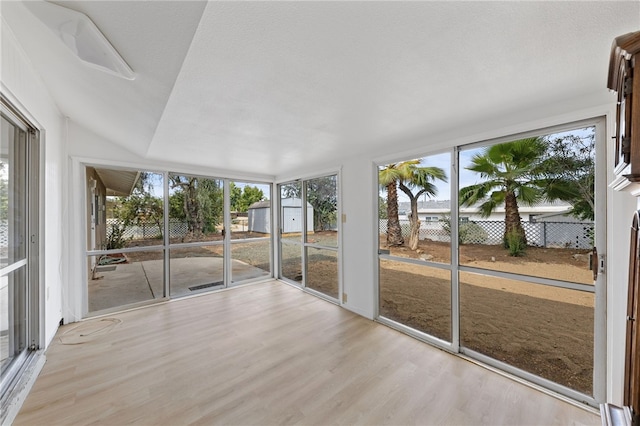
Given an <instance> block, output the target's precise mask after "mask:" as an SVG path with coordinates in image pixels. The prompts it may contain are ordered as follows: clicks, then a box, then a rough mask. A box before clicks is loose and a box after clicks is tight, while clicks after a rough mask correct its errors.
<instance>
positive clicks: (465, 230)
mask: <svg viewBox="0 0 640 426" xmlns="http://www.w3.org/2000/svg"><path fill="white" fill-rule="evenodd" d="M440 221H441V222H443V223H442V229H444V231H445V232H446V233H447V234H448V235H449V236H451V217H450V216H445V217H443V218H442V219H440ZM487 237H488V235H487V231H485V230H484V228H482V226H480V225H478V224H477V223H475V222H460V225H458V244H484V243H485V241H487Z"/></svg>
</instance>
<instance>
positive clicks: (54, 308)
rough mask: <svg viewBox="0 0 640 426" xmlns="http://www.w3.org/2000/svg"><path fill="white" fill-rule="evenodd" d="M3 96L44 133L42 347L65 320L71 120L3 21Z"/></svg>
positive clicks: (42, 160) (42, 181)
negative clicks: (68, 122)
mask: <svg viewBox="0 0 640 426" xmlns="http://www.w3.org/2000/svg"><path fill="white" fill-rule="evenodd" d="M1 50H2V73H1V76H2V92H3V93H4V94H5V95H7V97H8V98H9V99H10V100H11V101H12V102H13V103H14V106H16V107H18V108H19V109H20V110H21V112H22V113H23V114H25V115H26V116H27V117H29V118H30V119H31V120H32V121H33V124H34V125H36V127H38V128H39V129H40V130H41V132H42V133H41V134H42V139H41V154H40V161H41V170H40V178H41V179H40V182H41V184H40V186H41V189H40V190H41V208H40V215H41V228H42V230H41V234H40V238H41V239H40V242H41V258H42V260H43V264H42V265H41V270H40V275H41V283H42V288H41V294H40V297H41V301H42V302H43V303H44V316H43V317H42V318H41V327H42V329H43V330H44V333H43V335H42V344H45V345H47V344H48V343H49V342H50V341H51V339H52V338H53V336H54V334H55V332H56V330H57V328H58V323H59V321H60V319H61V318H62V303H61V302H62V282H64V281H65V273H66V271H65V266H66V265H65V260H66V256H65V253H66V251H67V250H66V248H67V242H66V239H65V237H66V234H67V228H66V221H64V220H63V219H62V218H63V217H65V214H66V208H67V203H66V190H65V186H64V182H65V179H66V170H67V168H66V164H65V158H66V142H65V120H64V117H63V116H62V114H61V113H60V111H59V110H58V108H57V106H56V105H55V103H54V102H53V100H52V98H51V97H50V95H49V92H48V91H47V88H46V87H45V86H44V84H43V82H42V80H41V79H40V76H38V75H37V74H36V73H35V71H34V70H33V68H32V66H31V64H30V62H29V59H28V58H27V56H26V54H25V53H24V51H23V50H22V48H21V47H20V45H19V43H18V42H17V41H16V38H15V37H14V35H13V33H12V31H11V29H10V28H9V26H8V25H7V24H6V22H5V21H4V19H2V49H1Z"/></svg>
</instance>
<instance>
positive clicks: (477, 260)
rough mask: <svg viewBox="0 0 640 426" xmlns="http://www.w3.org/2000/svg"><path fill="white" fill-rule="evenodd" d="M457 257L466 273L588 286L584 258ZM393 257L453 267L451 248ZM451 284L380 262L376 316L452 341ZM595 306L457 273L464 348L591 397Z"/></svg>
mask: <svg viewBox="0 0 640 426" xmlns="http://www.w3.org/2000/svg"><path fill="white" fill-rule="evenodd" d="M381 248H384V246H383V245H382V242H381ZM460 251H461V253H460V263H461V264H464V265H468V266H474V267H478V268H487V269H494V270H499V271H509V272H515V273H519V274H526V275H534V276H543V277H547V278H555V279H560V280H567V281H573V282H584V283H589V284H593V281H592V278H591V274H590V271H589V270H588V268H587V262H586V257H585V255H584V250H583V251H578V250H570V249H540V248H529V249H528V250H527V252H526V255H525V256H524V257H519V258H515V257H511V256H508V255H507V254H506V250H504V249H502V248H501V247H496V246H479V245H474V246H462V247H461V250H460ZM390 253H391V254H392V255H395V256H401V257H411V258H416V259H419V258H422V259H425V258H427V259H428V260H430V261H434V262H442V263H448V262H449V259H450V249H449V245H448V244H444V243H434V242H429V241H423V242H421V245H420V247H419V250H418V251H411V250H408V249H407V248H403V247H402V248H391V250H390ZM576 255H577V256H576ZM450 283H451V279H450V272H449V271H448V270H444V269H437V268H433V267H426V266H420V265H413V264H407V263H402V262H393V261H387V260H383V261H381V265H380V314H381V315H383V316H385V317H387V318H390V319H393V320H395V321H398V322H400V323H403V324H406V325H408V326H410V327H413V328H416V329H418V330H421V331H424V332H425V333H428V334H431V335H433V336H436V337H438V338H441V339H443V340H446V341H451V285H450ZM593 306H594V296H593V293H589V292H580V291H575V290H566V289H561V288H554V287H549V286H543V285H536V284H527V283H524V282H520V281H513V280H505V279H500V278H495V277H488V276H484V275H481V274H472V273H461V275H460V312H461V318H460V339H461V344H462V346H464V347H466V348H469V349H472V350H474V351H477V352H480V353H482V354H485V355H489V356H491V357H493V358H496V359H499V360H501V361H504V362H506V363H509V364H511V365H513V366H515V367H518V368H520V369H522V370H525V371H528V372H531V373H534V374H536V375H539V376H542V377H545V378H548V379H550V380H553V381H555V382H558V383H560V384H562V385H565V386H567V387H570V388H572V389H576V390H578V391H581V392H584V393H587V394H591V393H592V374H593V326H594V323H593V321H594V320H593V314H594V309H593Z"/></svg>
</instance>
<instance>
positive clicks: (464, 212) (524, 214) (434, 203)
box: [398, 200, 580, 224]
mask: <svg viewBox="0 0 640 426" xmlns="http://www.w3.org/2000/svg"><path fill="white" fill-rule="evenodd" d="M398 208H399V211H400V215H399V218H400V219H401V220H402V219H406V220H408V219H409V213H410V212H411V207H410V206H409V203H407V202H401V203H399V204H398ZM518 209H519V211H520V217H521V218H522V221H523V222H536V221H538V220H542V219H543V218H544V220H546V221H547V222H580V220H578V219H576V218H574V217H573V216H571V214H570V211H571V205H570V204H568V203H564V202H552V203H548V202H547V203H540V204H536V205H535V206H518ZM449 216H451V202H450V201H449V200H429V201H426V202H424V201H423V202H419V203H418V217H419V218H420V221H422V223H423V224H424V223H429V222H438V221H440V220H441V219H444V218H447V217H449ZM459 216H460V221H461V222H475V221H503V220H504V207H498V208H497V209H495V210H494V211H493V212H492V213H491V215H489V216H488V217H482V216H481V215H480V213H479V209H478V208H477V207H461V208H460V213H459Z"/></svg>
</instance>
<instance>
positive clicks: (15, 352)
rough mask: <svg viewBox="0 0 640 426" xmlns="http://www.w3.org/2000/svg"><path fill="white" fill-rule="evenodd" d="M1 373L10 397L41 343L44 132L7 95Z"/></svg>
mask: <svg viewBox="0 0 640 426" xmlns="http://www.w3.org/2000/svg"><path fill="white" fill-rule="evenodd" d="M2 101H3V102H2V110H1V111H2V112H1V116H0V120H1V125H0V132H1V139H0V372H1V376H2V381H1V395H2V400H3V401H4V399H5V396H6V395H7V393H8V391H10V390H11V386H12V383H15V379H16V378H17V377H19V375H20V371H21V369H22V367H23V366H24V365H25V364H26V362H27V361H28V359H29V357H30V355H31V354H32V353H33V351H34V350H36V349H38V347H39V343H40V342H39V329H38V318H39V281H38V240H39V233H38V193H39V191H38V176H39V167H38V164H39V160H38V158H39V155H38V152H39V146H38V133H37V131H35V129H33V128H32V127H30V126H29V124H28V123H27V122H26V121H24V120H22V119H21V118H19V116H18V115H16V114H14V111H12V110H11V107H10V105H8V104H5V102H4V99H2Z"/></svg>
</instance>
